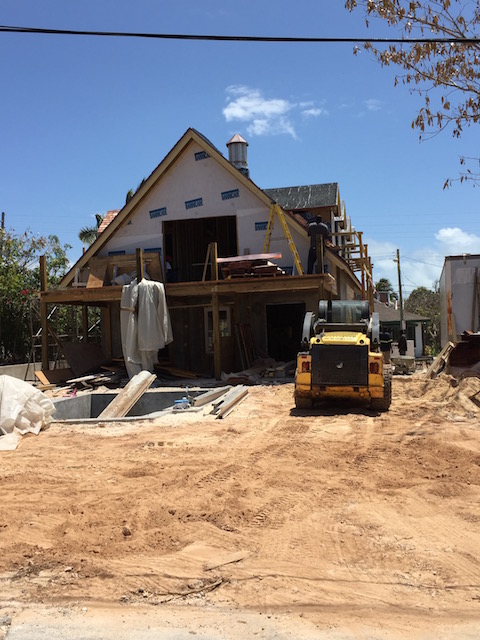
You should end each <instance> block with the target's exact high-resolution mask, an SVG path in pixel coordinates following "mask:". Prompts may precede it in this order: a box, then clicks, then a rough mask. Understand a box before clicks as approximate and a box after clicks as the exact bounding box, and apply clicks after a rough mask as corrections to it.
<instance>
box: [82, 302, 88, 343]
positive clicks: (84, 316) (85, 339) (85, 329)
mask: <svg viewBox="0 0 480 640" xmlns="http://www.w3.org/2000/svg"><path fill="white" fill-rule="evenodd" d="M82 336H83V344H87V342H88V307H87V305H86V304H84V305H82Z"/></svg>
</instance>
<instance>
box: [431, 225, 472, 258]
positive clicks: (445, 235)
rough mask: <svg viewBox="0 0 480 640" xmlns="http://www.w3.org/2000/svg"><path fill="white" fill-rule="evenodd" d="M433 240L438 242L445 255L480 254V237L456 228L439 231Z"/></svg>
mask: <svg viewBox="0 0 480 640" xmlns="http://www.w3.org/2000/svg"><path fill="white" fill-rule="evenodd" d="M435 239H436V240H437V242H439V244H440V246H441V247H442V249H443V250H444V254H445V255H450V256H454V255H458V254H462V253H480V236H476V235H475V234H474V233H467V232H466V231H462V229H459V228H458V227H445V228H443V229H440V230H439V231H438V232H437V233H436V234H435Z"/></svg>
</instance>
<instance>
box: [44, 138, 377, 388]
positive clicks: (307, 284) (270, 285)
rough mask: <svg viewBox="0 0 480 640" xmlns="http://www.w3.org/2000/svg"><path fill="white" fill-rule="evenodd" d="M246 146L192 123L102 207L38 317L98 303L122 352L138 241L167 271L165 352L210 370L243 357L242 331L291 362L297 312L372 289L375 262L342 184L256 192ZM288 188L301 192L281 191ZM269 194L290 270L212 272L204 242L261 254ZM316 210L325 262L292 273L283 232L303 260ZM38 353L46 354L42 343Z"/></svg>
mask: <svg viewBox="0 0 480 640" xmlns="http://www.w3.org/2000/svg"><path fill="white" fill-rule="evenodd" d="M247 146H248V145H247V142H246V141H245V140H244V139H243V138H242V137H241V136H239V135H238V134H237V135H236V136H234V137H233V138H231V140H229V142H228V143H227V147H228V151H229V159H226V158H225V157H224V156H223V155H222V154H221V153H220V152H219V151H218V149H216V148H215V146H214V145H212V143H211V142H209V141H208V140H207V139H206V138H205V137H204V136H203V135H202V134H200V133H199V132H197V131H195V130H194V129H188V130H187V132H186V133H185V134H184V135H183V136H182V138H181V139H180V140H179V141H178V142H177V144H176V145H175V146H174V147H173V148H172V150H171V151H170V152H169V153H168V154H167V156H166V157H165V158H164V159H163V160H162V162H161V163H160V164H159V165H158V167H157V168H156V169H155V170H154V171H153V172H152V174H151V175H150V176H149V177H148V178H147V179H146V180H145V181H144V182H142V184H141V185H140V186H139V188H138V189H137V191H136V193H135V194H134V195H133V197H132V198H131V199H129V200H128V202H127V203H126V205H125V206H124V207H123V209H121V210H120V211H119V212H118V213H117V212H115V211H111V212H109V215H108V224H107V219H106V220H105V221H104V222H105V224H102V226H101V228H100V229H99V235H98V237H97V239H96V240H95V242H94V243H93V244H92V245H91V246H90V247H89V248H88V250H87V251H86V252H85V253H84V254H83V255H82V256H81V257H80V258H79V260H78V261H77V263H76V264H75V265H73V267H72V269H71V270H70V271H69V272H68V273H67V274H66V276H65V277H64V278H63V280H62V281H61V283H60V290H57V291H45V292H42V293H41V302H42V303H43V304H42V309H43V312H42V313H43V316H44V319H43V322H44V326H46V310H47V305H48V304H77V305H82V306H84V307H85V306H87V305H89V306H99V307H101V308H102V309H103V310H104V313H103V329H104V331H103V344H102V347H103V349H104V352H105V354H106V356H107V357H112V356H113V357H115V356H117V357H118V356H121V343H120V328H119V327H120V321H119V317H120V296H121V290H122V286H121V277H122V276H123V275H125V274H126V273H131V272H132V271H135V269H136V267H137V263H136V255H137V259H138V250H141V252H142V253H141V255H142V256H143V260H144V265H145V269H146V271H147V273H148V275H149V276H150V277H152V278H153V279H157V280H163V281H164V280H167V282H166V285H165V288H166V294H167V302H168V307H169V310H170V316H171V320H172V325H173V334H174V342H173V343H171V345H169V347H168V356H169V358H170V362H171V363H172V365H174V366H175V367H178V368H183V369H189V370H192V371H196V372H199V373H204V374H212V373H215V375H216V376H217V377H218V376H219V373H220V370H225V371H232V370H238V369H241V368H242V367H243V365H244V364H245V357H244V356H245V353H244V352H245V335H248V336H251V341H253V343H254V346H255V351H256V352H257V353H263V354H268V355H269V356H271V357H273V358H275V359H276V360H283V361H288V360H291V359H293V358H294V357H295V354H296V351H297V349H298V346H299V344H300V338H301V330H302V323H303V318H304V315H305V312H306V311H316V310H317V307H318V300H319V299H320V298H336V297H342V298H346V299H355V298H362V297H363V298H366V297H367V296H370V295H371V292H372V277H371V268H372V265H371V262H370V259H369V258H368V255H367V251H366V247H364V245H363V244H362V241H361V233H359V232H356V231H355V230H354V229H353V228H352V227H351V224H350V220H349V219H348V218H347V217H346V216H345V208H344V206H343V203H341V201H340V198H339V192H338V185H336V184H329V185H311V186H308V187H295V188H289V189H271V190H267V191H264V190H262V189H260V188H259V187H258V186H257V185H256V184H255V183H254V182H253V181H252V180H251V179H250V177H249V168H248V162H247ZM294 190H295V191H296V195H297V196H298V197H297V199H295V198H293V199H292V198H291V197H290V195H289V193H287V192H290V194H293V191H294ZM275 202H276V203H278V204H279V205H280V206H281V207H282V209H283V211H284V215H285V221H286V225H287V229H288V234H286V233H285V229H284V227H283V226H282V224H281V222H280V220H278V219H277V220H275V224H274V227H273V233H272V236H271V242H270V246H269V249H268V251H269V253H270V254H272V255H275V256H278V257H275V259H274V262H275V264H276V265H277V266H278V273H282V274H283V273H284V274H287V275H277V276H274V275H271V276H269V277H267V276H262V277H250V276H248V277H247V276H245V277H241V278H230V279H226V278H223V279H222V277H221V275H222V274H221V272H220V275H219V277H218V279H217V278H215V277H214V278H213V279H212V276H214V275H215V267H214V266H212V268H211V269H209V270H208V271H207V269H206V257H207V255H208V252H209V247H211V246H212V243H216V249H217V255H218V257H219V258H228V257H240V256H242V257H243V258H245V260H248V259H249V257H250V259H253V256H256V255H259V254H263V252H264V245H265V236H266V231H267V224H268V221H269V216H270V214H271V211H272V205H273V204H274V203H275ZM312 215H321V216H322V218H323V220H324V221H325V222H327V223H328V224H329V225H330V229H331V238H330V240H329V241H327V243H326V245H327V246H326V250H325V256H324V258H325V273H317V274H312V275H299V274H298V270H297V269H296V265H295V260H294V258H293V254H292V251H291V248H292V246H291V243H292V242H293V244H294V246H295V247H296V249H297V251H298V255H299V257H300V260H301V262H302V264H303V265H306V263H307V256H308V251H309V246H310V240H309V237H308V234H307V223H308V220H309V217H311V216H312ZM287 235H290V238H288V237H287ZM167 258H168V260H167ZM272 260H273V258H272ZM167 262H168V265H167ZM139 266H140V268H142V266H141V265H139ZM167 268H168V269H169V272H168V274H169V277H168V278H166V277H164V274H165V275H166V273H167V271H166V269H167ZM273 269H274V270H275V267H273ZM170 271H171V272H172V273H170ZM206 273H207V275H208V277H209V278H210V279H209V280H206V278H205V274H206ZM172 275H174V276H175V277H174V278H172V277H171V276H172ZM244 330H245V331H246V333H245V332H243V331H244ZM214 344H215V345H217V347H216V348H214V346H213V345H214ZM42 360H43V361H44V362H46V361H47V356H46V354H45V353H44V354H43V358H42ZM247 364H248V358H247Z"/></svg>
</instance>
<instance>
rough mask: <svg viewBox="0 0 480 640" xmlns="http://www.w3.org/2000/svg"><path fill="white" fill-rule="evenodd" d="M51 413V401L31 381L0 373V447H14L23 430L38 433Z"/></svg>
mask: <svg viewBox="0 0 480 640" xmlns="http://www.w3.org/2000/svg"><path fill="white" fill-rule="evenodd" d="M54 412H55V406H54V404H53V402H52V401H51V400H49V399H48V398H47V397H46V396H45V395H44V394H43V393H42V392H41V391H39V390H38V389H35V387H33V386H32V385H31V384H29V383H28V382H24V381H23V380H18V379H17V378H13V377H11V376H0V450H1V451H12V450H14V449H16V448H17V446H18V442H19V440H20V436H23V435H25V434H26V433H33V434H35V435H38V434H39V433H40V430H41V429H42V428H43V427H44V426H45V425H46V424H47V423H49V422H51V419H52V414H53V413H54Z"/></svg>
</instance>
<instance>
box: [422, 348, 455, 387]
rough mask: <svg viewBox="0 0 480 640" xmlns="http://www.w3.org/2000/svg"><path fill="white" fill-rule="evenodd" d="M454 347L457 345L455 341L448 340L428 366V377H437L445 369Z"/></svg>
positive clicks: (426, 375)
mask: <svg viewBox="0 0 480 640" xmlns="http://www.w3.org/2000/svg"><path fill="white" fill-rule="evenodd" d="M454 348H455V345H454V343H453V342H447V344H446V345H445V346H444V347H443V349H442V350H441V351H440V353H439V354H438V356H437V357H436V358H435V360H434V361H433V362H432V364H431V365H430V366H429V367H428V369H427V373H426V374H425V377H426V378H429V379H432V378H435V377H436V376H438V374H439V373H440V372H441V371H443V369H444V368H445V365H446V364H447V362H448V358H449V356H450V353H451V351H452V350H453V349H454Z"/></svg>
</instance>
